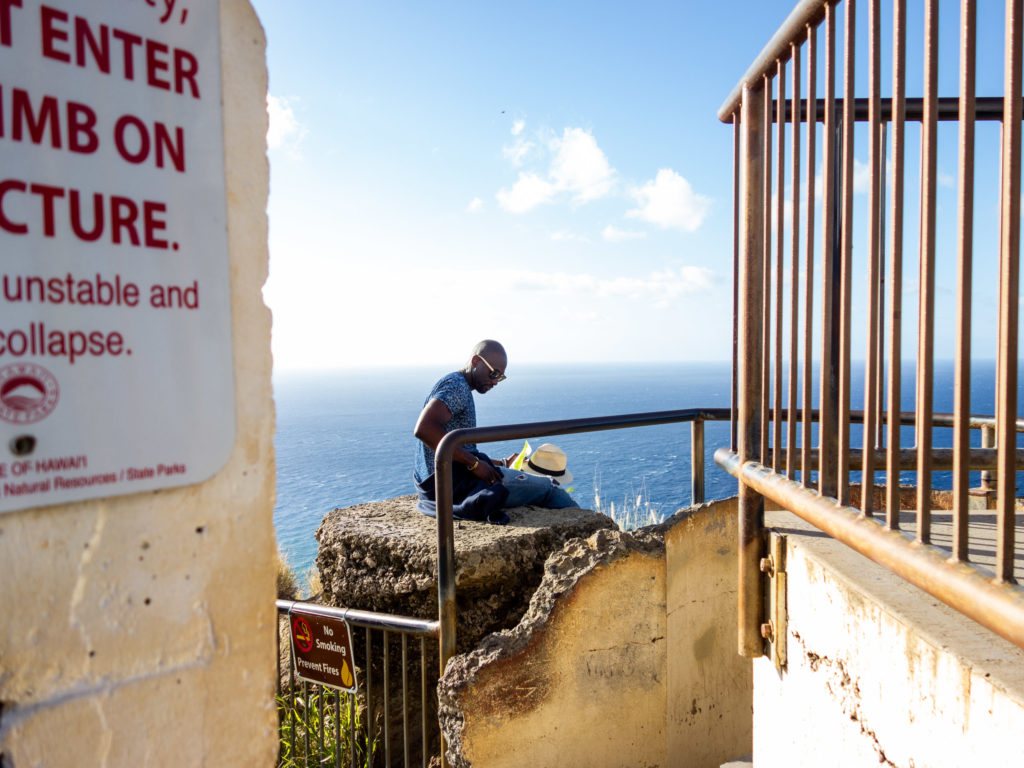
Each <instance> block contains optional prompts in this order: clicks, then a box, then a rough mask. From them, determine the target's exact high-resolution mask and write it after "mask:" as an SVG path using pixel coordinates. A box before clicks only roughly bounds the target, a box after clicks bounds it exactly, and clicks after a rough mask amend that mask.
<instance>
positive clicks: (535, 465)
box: [522, 443, 572, 485]
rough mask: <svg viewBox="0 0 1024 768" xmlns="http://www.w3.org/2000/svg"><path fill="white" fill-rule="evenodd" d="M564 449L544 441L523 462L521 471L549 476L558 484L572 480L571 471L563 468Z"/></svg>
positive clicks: (564, 461) (564, 483) (564, 463)
mask: <svg viewBox="0 0 1024 768" xmlns="http://www.w3.org/2000/svg"><path fill="white" fill-rule="evenodd" d="M565 465H566V459H565V451H563V450H562V449H561V448H559V447H558V446H557V445H552V444H551V443H544V445H542V446H541V447H540V448H538V449H536V450H535V451H534V452H533V453H531V454H530V456H529V458H527V459H526V461H524V462H523V467H522V471H523V472H526V473H527V474H529V475H537V476H539V477H550V478H551V479H552V480H557V481H558V484H559V485H566V484H567V483H571V482H572V473H571V472H570V471H569V470H567V469H566V468H565Z"/></svg>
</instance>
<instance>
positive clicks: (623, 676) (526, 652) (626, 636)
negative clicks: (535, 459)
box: [438, 526, 666, 768]
mask: <svg viewBox="0 0 1024 768" xmlns="http://www.w3.org/2000/svg"><path fill="white" fill-rule="evenodd" d="M598 574H600V578H599V579H598V580H597V581H595V580H594V578H593V577H596V576H598ZM609 582H615V583H618V584H620V585H621V586H620V588H619V589H617V590H616V589H614V588H609V586H608V583H609ZM665 640H666V611H665V539H664V532H663V528H662V527H661V526H656V527H654V528H652V529H645V530H642V531H638V532H636V533H620V532H619V531H599V532H597V533H595V534H594V535H593V536H591V537H590V538H589V539H586V540H584V539H576V540H573V541H570V542H568V543H567V544H566V545H565V547H564V548H563V549H562V550H561V551H560V552H557V553H555V554H553V555H552V556H551V557H550V558H548V561H547V563H546V564H545V573H544V580H543V582H542V583H541V585H540V587H539V588H538V589H537V591H536V592H535V593H534V595H533V599H532V601H531V603H530V607H529V610H528V611H527V613H526V615H525V616H523V619H522V621H520V623H519V624H518V625H517V626H516V627H515V628H514V629H512V630H504V631H501V632H497V633H494V634H492V635H489V636H488V637H486V638H484V640H483V642H482V643H480V645H479V646H478V647H477V648H476V649H475V650H473V651H471V652H469V653H466V654H463V655H460V656H455V657H454V658H453V659H452V660H451V661H450V662H449V664H448V667H447V669H446V670H445V674H444V676H443V677H442V678H441V681H440V683H439V685H438V699H439V714H440V719H441V725H442V729H443V731H444V734H445V740H446V742H447V744H448V758H449V760H450V761H451V763H452V765H453V766H456V767H457V768H470V766H472V765H478V766H479V765H488V766H496V765H502V766H505V765H508V766H512V765H567V766H575V765H592V764H593V763H592V762H590V760H592V757H593V750H594V748H595V745H599V746H598V747H597V748H598V749H599V750H600V751H601V752H602V753H603V754H604V755H605V757H607V762H605V763H603V764H605V765H627V764H636V765H641V764H643V765H648V764H655V765H656V764H659V762H660V761H659V760H657V759H655V760H653V761H651V760H650V756H651V754H659V755H660V754H663V752H664V738H665V737H664V721H665V696H666V691H665V683H666V680H665V674H664V655H665ZM615 681H618V683H617V684H616V682H615ZM610 684H611V685H614V686H615V688H616V690H617V694H616V696H617V697H616V699H615V701H614V703H613V704H612V705H611V706H608V705H609V701H608V695H607V694H608V692H609V691H608V687H609V685H610ZM609 714H611V715H612V716H611V718H609V716H608V715H609ZM467 718H472V719H473V723H468V722H467ZM512 722H514V723H515V727H513V728H509V729H502V728H501V726H502V725H503V724H506V723H512ZM482 733H486V734H487V735H486V737H484V738H483V739H476V738H474V735H475V736H476V737H479V736H480V735H481V734H482ZM501 734H507V735H508V738H502V736H501ZM624 734H625V736H624ZM466 739H470V740H472V741H473V743H466ZM516 743H518V746H516ZM652 746H653V750H652ZM470 756H471V757H470ZM623 761H625V762H623Z"/></svg>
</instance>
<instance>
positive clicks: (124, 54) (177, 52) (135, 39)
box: [39, 5, 199, 99]
mask: <svg viewBox="0 0 1024 768" xmlns="http://www.w3.org/2000/svg"><path fill="white" fill-rule="evenodd" d="M39 13H40V22H41V26H42V54H43V56H45V57H46V58H48V59H52V60H54V61H62V62H64V63H66V64H70V63H72V61H74V64H75V66H77V67H83V68H89V67H95V68H96V69H98V70H99V71H100V72H102V73H103V74H105V75H110V74H115V75H117V74H119V75H121V76H122V77H123V78H124V79H125V80H134V79H135V70H136V64H137V63H141V65H142V68H143V69H144V70H145V81H146V85H148V86H150V87H151V88H159V89H161V90H164V91H170V90H173V91H174V92H175V93H180V94H187V95H190V96H192V98H194V99H198V98H199V85H198V83H196V76H197V75H198V74H199V62H198V61H197V60H196V57H195V56H193V55H192V54H191V53H189V52H188V51H186V50H182V49H181V48H171V47H170V46H168V45H165V44H164V43H161V42H159V41H158V40H150V39H148V38H143V37H141V36H139V35H136V34H134V33H132V32H127V31H125V30H123V29H117V28H116V27H113V28H112V27H109V26H107V25H106V24H97V25H96V26H91V25H90V22H89V20H88V19H86V18H83V17H81V16H75V17H74V19H73V21H72V20H71V19H70V18H69V17H68V14H66V13H65V12H64V11H61V10H58V9H56V8H51V7H49V6H47V5H44V6H41V7H40V9H39ZM112 39H113V42H112ZM118 49H120V54H121V55H120V57H118V56H117V55H116V54H117V52H118ZM140 59H141V61H140Z"/></svg>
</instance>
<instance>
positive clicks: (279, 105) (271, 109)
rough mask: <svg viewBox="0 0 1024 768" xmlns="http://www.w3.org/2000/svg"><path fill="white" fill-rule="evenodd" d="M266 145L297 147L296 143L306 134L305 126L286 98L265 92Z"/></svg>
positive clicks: (271, 146) (273, 147)
mask: <svg viewBox="0 0 1024 768" xmlns="http://www.w3.org/2000/svg"><path fill="white" fill-rule="evenodd" d="M267 116H268V117H269V124H268V126H267V147H268V148H269V149H278V148H281V147H288V148H291V149H293V150H297V149H298V144H299V142H300V141H302V138H303V137H304V136H305V135H306V128H305V126H303V125H302V123H300V122H299V120H298V118H296V117H295V111H294V110H293V109H292V105H291V104H290V103H289V102H288V99H285V98H278V97H277V96H274V95H272V94H269V93H268V94H267Z"/></svg>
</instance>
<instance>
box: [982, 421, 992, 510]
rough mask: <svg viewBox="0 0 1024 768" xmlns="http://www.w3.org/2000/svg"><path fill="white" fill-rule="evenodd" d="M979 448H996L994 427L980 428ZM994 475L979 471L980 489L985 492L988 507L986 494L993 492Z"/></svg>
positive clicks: (986, 470) (984, 470) (986, 471)
mask: <svg viewBox="0 0 1024 768" xmlns="http://www.w3.org/2000/svg"><path fill="white" fill-rule="evenodd" d="M981 447H982V448H995V447H996V430H995V427H982V428H981ZM995 483H996V473H995V472H993V471H992V470H988V469H983V470H981V487H982V489H983V490H984V491H985V492H986V497H985V505H986V506H988V494H989V493H991V492H992V491H994V490H995Z"/></svg>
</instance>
